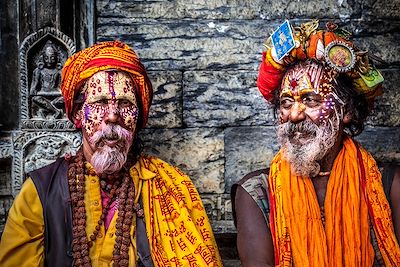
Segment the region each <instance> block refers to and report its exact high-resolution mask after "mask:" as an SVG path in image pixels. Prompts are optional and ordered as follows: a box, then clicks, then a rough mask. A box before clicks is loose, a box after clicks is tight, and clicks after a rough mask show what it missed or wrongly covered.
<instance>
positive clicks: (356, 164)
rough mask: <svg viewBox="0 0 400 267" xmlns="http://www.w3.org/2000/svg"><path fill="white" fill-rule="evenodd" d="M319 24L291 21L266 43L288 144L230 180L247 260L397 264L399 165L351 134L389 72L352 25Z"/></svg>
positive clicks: (264, 73) (266, 76) (274, 100)
mask: <svg viewBox="0 0 400 267" xmlns="http://www.w3.org/2000/svg"><path fill="white" fill-rule="evenodd" d="M318 27H319V23H318V21H312V22H309V23H305V24H302V25H301V26H300V27H296V28H293V27H292V26H291V25H290V23H289V22H288V21H286V22H285V23H284V24H282V25H281V26H280V27H279V29H278V30H277V31H276V32H274V33H273V34H272V36H271V38H270V39H269V41H267V45H266V47H267V50H266V51H265V52H264V53H263V58H262V63H261V66H260V69H259V76H258V80H257V86H258V88H259V90H260V92H261V93H262V95H263V96H264V98H265V99H266V100H267V101H268V102H269V103H270V104H271V105H273V106H274V107H275V110H276V111H277V117H278V125H277V136H278V141H279V143H280V145H281V149H280V151H279V152H278V153H277V154H276V155H275V157H274V159H273V160H272V162H271V165H270V166H269V168H267V169H261V170H257V171H254V172H252V173H250V174H248V175H246V176H245V177H244V178H243V179H241V180H240V181H239V182H238V183H237V184H235V185H234V186H233V188H232V203H233V213H234V219H235V224H236V227H237V231H238V236H237V246H238V251H239V256H240V259H241V262H242V266H244V267H257V266H301V267H307V266H314V267H317V266H318V267H322V266H351V267H361V266H362V267H365V266H367V267H368V266H400V249H399V244H398V239H399V238H400V209H399V207H400V168H398V167H397V166H386V167H385V168H384V169H383V171H382V172H381V171H380V170H379V169H378V166H377V164H376V162H375V160H374V159H373V157H372V156H371V155H370V154H369V153H368V152H367V151H366V150H365V149H364V148H363V147H362V146H361V145H360V144H359V143H357V142H356V141H355V140H353V138H352V137H353V136H355V135H357V134H359V133H361V132H362V130H363V127H364V121H365V119H366V117H367V115H368V114H369V112H370V110H371V108H372V107H373V102H374V99H375V97H377V96H379V95H380V94H381V93H382V83H383V77H382V75H381V74H380V72H379V71H378V70H377V69H376V68H375V67H374V65H373V64H372V62H371V61H370V60H369V59H370V57H369V55H368V53H367V52H364V51H360V50H359V49H358V48H357V47H356V46H355V45H354V44H353V43H352V42H350V41H349V40H348V38H349V35H348V32H346V31H344V30H341V29H339V28H338V27H337V25H335V24H333V23H328V24H327V25H326V29H324V30H321V29H318ZM282 36H284V39H285V40H283V37H282ZM282 40H283V41H282ZM266 167H267V166H266ZM382 177H385V179H383V178H382ZM382 180H384V181H385V183H384V184H383V183H382ZM385 193H386V194H385Z"/></svg>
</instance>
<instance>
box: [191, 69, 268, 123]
mask: <svg viewBox="0 0 400 267" xmlns="http://www.w3.org/2000/svg"><path fill="white" fill-rule="evenodd" d="M256 80H257V73H256V72H249V71H213V72H210V71H196V72H195V71H190V72H185V73H184V90H183V120H184V123H185V125H186V126H187V127H200V126H201V127H221V126H243V125H261V124H271V122H272V120H273V115H272V111H271V109H269V107H268V105H267V102H266V101H265V100H264V98H263V97H262V95H261V93H260V92H259V90H258V88H257V86H256Z"/></svg>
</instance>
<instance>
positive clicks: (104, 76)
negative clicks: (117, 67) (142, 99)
mask: <svg viewBox="0 0 400 267" xmlns="http://www.w3.org/2000/svg"><path fill="white" fill-rule="evenodd" d="M135 89H136V88H135V84H134V83H133V81H132V78H131V77H130V76H129V74H127V73H125V72H121V71H99V72H97V73H95V74H94V75H93V76H92V77H90V78H89V80H88V81H87V82H86V84H85V87H84V92H85V96H86V100H88V101H95V100H97V99H104V98H107V99H127V100H129V101H131V102H132V103H136V97H135Z"/></svg>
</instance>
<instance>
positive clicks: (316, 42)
mask: <svg viewBox="0 0 400 267" xmlns="http://www.w3.org/2000/svg"><path fill="white" fill-rule="evenodd" d="M318 26H319V21H318V20H313V21H311V22H307V23H304V24H301V25H300V27H294V28H293V27H292V26H291V25H290V23H289V21H285V22H284V23H283V24H282V25H280V26H279V28H278V29H277V30H276V31H275V32H274V33H273V34H272V35H271V36H270V38H268V40H267V42H266V43H265V47H266V48H267V50H266V51H265V52H263V57H262V63H261V66H260V69H259V75H258V80H257V86H258V89H259V90H260V92H261V94H262V95H263V96H264V98H265V99H266V100H267V101H269V102H272V101H273V97H274V93H275V90H277V89H279V87H280V85H281V82H282V78H283V76H284V74H285V72H286V70H287V68H288V67H289V66H291V65H294V64H295V63H296V62H299V61H306V60H309V59H313V60H315V61H317V62H320V63H322V64H324V66H325V67H326V68H327V69H330V70H332V71H333V72H334V73H335V75H339V74H341V73H343V74H345V75H347V76H348V77H349V78H351V81H352V84H353V86H354V88H355V90H356V91H357V92H358V93H360V94H363V95H365V96H366V98H367V99H368V101H369V102H370V103H372V102H373V101H374V98H375V97H376V96H378V95H381V94H382V83H383V81H384V79H383V77H382V75H381V73H380V72H379V70H378V69H376V68H375V67H374V66H373V65H372V63H371V62H370V60H369V57H368V54H367V52H366V51H361V50H359V49H358V48H357V47H356V46H355V45H354V44H353V43H352V42H350V41H349V40H348V38H349V36H350V33H349V32H347V31H345V30H342V29H339V28H338V26H337V25H336V24H334V23H327V25H326V28H327V29H326V30H318Z"/></svg>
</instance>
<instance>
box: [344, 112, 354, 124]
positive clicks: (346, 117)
mask: <svg viewBox="0 0 400 267" xmlns="http://www.w3.org/2000/svg"><path fill="white" fill-rule="evenodd" d="M352 118H353V115H352V114H351V113H350V112H346V113H345V114H344V116H343V123H344V124H349V123H350V122H351V120H352Z"/></svg>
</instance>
